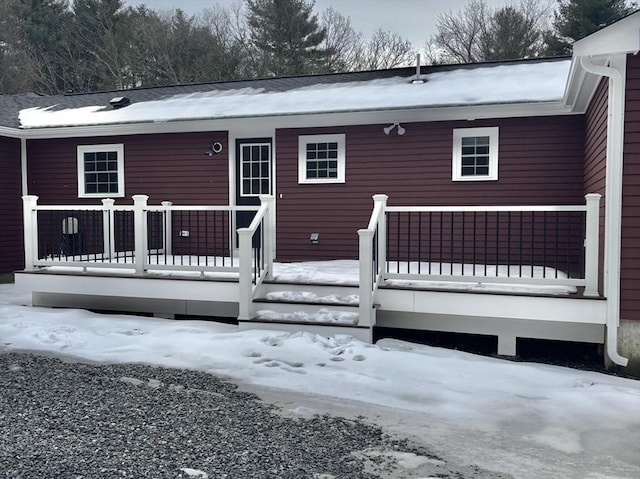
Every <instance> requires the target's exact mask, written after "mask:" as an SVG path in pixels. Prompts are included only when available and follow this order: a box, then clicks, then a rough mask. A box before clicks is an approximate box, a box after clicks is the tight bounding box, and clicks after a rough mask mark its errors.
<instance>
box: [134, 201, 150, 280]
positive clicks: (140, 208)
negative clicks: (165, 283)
mask: <svg viewBox="0 0 640 479" xmlns="http://www.w3.org/2000/svg"><path fill="white" fill-rule="evenodd" d="M132 199H133V234H134V241H135V253H134V262H135V269H136V274H144V271H145V269H146V263H147V200H148V199H149V197H148V196H147V195H133V197H132Z"/></svg>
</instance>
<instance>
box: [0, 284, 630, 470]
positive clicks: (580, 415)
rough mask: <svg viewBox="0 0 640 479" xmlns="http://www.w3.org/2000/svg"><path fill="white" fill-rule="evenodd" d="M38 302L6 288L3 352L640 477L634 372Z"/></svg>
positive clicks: (471, 455)
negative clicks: (136, 367)
mask: <svg viewBox="0 0 640 479" xmlns="http://www.w3.org/2000/svg"><path fill="white" fill-rule="evenodd" d="M29 304H30V300H29V298H28V297H27V296H24V295H20V294H19V293H18V292H17V291H16V289H15V286H14V285H11V284H3V285H0V348H2V349H4V350H19V349H28V350H37V351H47V352H53V353H58V354H65V355H71V356H74V357H77V358H82V359H85V360H92V361H105V362H116V363H120V362H142V363H149V364H156V365H162V366H170V367H178V368H192V369H198V370H203V371H207V372H210V373H212V374H216V375H223V376H228V377H230V378H232V379H234V380H236V381H239V382H242V383H247V384H250V385H253V386H255V387H262V388H271V389H275V390H282V391H289V392H290V393H291V394H292V395H295V394H301V395H307V396H310V397H313V398H316V399H318V398H321V397H323V396H328V398H327V403H330V402H332V403H335V402H338V403H342V404H344V405H345V407H346V408H348V407H353V406H354V405H355V404H357V405H358V406H357V407H358V409H359V410H361V413H362V414H363V415H365V416H366V415H367V411H368V410H369V408H370V410H371V411H378V412H377V413H376V414H378V415H379V414H382V413H381V412H380V411H389V414H394V415H399V417H401V418H404V419H403V421H405V422H406V424H408V426H407V430H408V432H410V433H411V434H414V435H418V436H421V437H423V438H425V439H428V440H432V441H436V442H437V444H434V445H435V446H439V447H440V448H441V449H443V452H445V453H446V452H449V453H450V454H452V455H457V456H458V457H462V458H464V459H465V460H468V461H469V462H470V463H475V464H478V465H480V466H482V467H486V468H490V469H493V470H498V471H503V472H507V473H510V474H513V475H514V477H517V478H534V477H536V478H543V477H576V478H589V477H591V478H594V479H595V478H600V479H601V478H637V477H640V383H639V382H638V381H634V380H631V379H623V378H618V377H613V376H608V375H603V374H598V373H593V372H585V371H578V370H572V369H567V368H561V367H554V366H546V365H539V364H531V363H514V362H509V361H503V360H499V359H493V358H486V357H481V356H475V355H472V354H467V353H462V352H458V351H452V350H446V349H440V348H433V347H428V346H422V345H416V344H411V343H407V342H402V341H397V340H382V341H379V342H378V343H377V344H376V345H368V344H364V343H361V342H359V341H356V340H353V339H352V338H350V337H346V336H338V337H335V338H331V339H326V338H322V337H319V336H315V335H311V334H305V333H297V334H286V333H278V332H266V331H247V332H238V331H237V328H236V327H235V326H232V325H223V324H217V323H209V322H201V321H173V320H161V319H152V318H142V317H135V316H118V315H98V314H93V313H89V312H86V311H80V310H61V309H42V308H33V307H31V306H29ZM317 402H318V401H316V403H317ZM334 412H336V413H339V410H335V411H334ZM423 427H424V430H422V428H423ZM409 429H411V431H409ZM436 433H437V435H436V436H434V434H436Z"/></svg>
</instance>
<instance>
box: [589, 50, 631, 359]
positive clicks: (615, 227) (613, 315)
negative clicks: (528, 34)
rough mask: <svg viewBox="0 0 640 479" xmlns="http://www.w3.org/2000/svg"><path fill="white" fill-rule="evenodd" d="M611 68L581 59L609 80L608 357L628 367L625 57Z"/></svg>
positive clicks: (607, 182)
mask: <svg viewBox="0 0 640 479" xmlns="http://www.w3.org/2000/svg"><path fill="white" fill-rule="evenodd" d="M609 65H610V66H608V67H605V66H601V65H596V64H594V63H592V62H591V60H590V59H588V58H587V57H580V66H581V67H582V68H584V70H585V71H587V72H588V73H592V74H594V75H600V76H604V77H607V78H609V98H608V106H609V108H608V115H607V116H608V117H607V159H606V180H605V189H606V199H605V227H604V237H605V241H604V295H605V297H606V298H607V307H606V326H607V356H609V359H610V360H611V361H612V362H613V363H615V364H617V365H619V366H626V365H627V364H628V362H629V360H628V359H627V358H624V357H622V356H620V354H619V353H618V327H619V326H620V263H621V250H622V249H621V243H622V239H621V238H622V166H623V145H624V103H625V91H624V89H625V75H624V73H625V71H626V55H618V56H614V57H611V59H610V62H609Z"/></svg>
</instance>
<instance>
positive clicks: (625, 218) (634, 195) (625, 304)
mask: <svg viewBox="0 0 640 479" xmlns="http://www.w3.org/2000/svg"><path fill="white" fill-rule="evenodd" d="M622 191H623V199H622V268H621V272H620V274H621V291H620V294H621V298H620V299H621V304H620V315H621V317H622V318H624V319H636V320H640V57H638V56H637V55H636V56H631V55H630V56H629V57H628V60H627V91H626V109H625V141H624V179H623V189H622Z"/></svg>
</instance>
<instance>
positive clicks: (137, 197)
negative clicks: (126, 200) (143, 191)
mask: <svg viewBox="0 0 640 479" xmlns="http://www.w3.org/2000/svg"><path fill="white" fill-rule="evenodd" d="M131 199H132V200H133V201H135V202H138V201H147V200H148V199H149V195H133V196H132V197H131Z"/></svg>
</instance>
